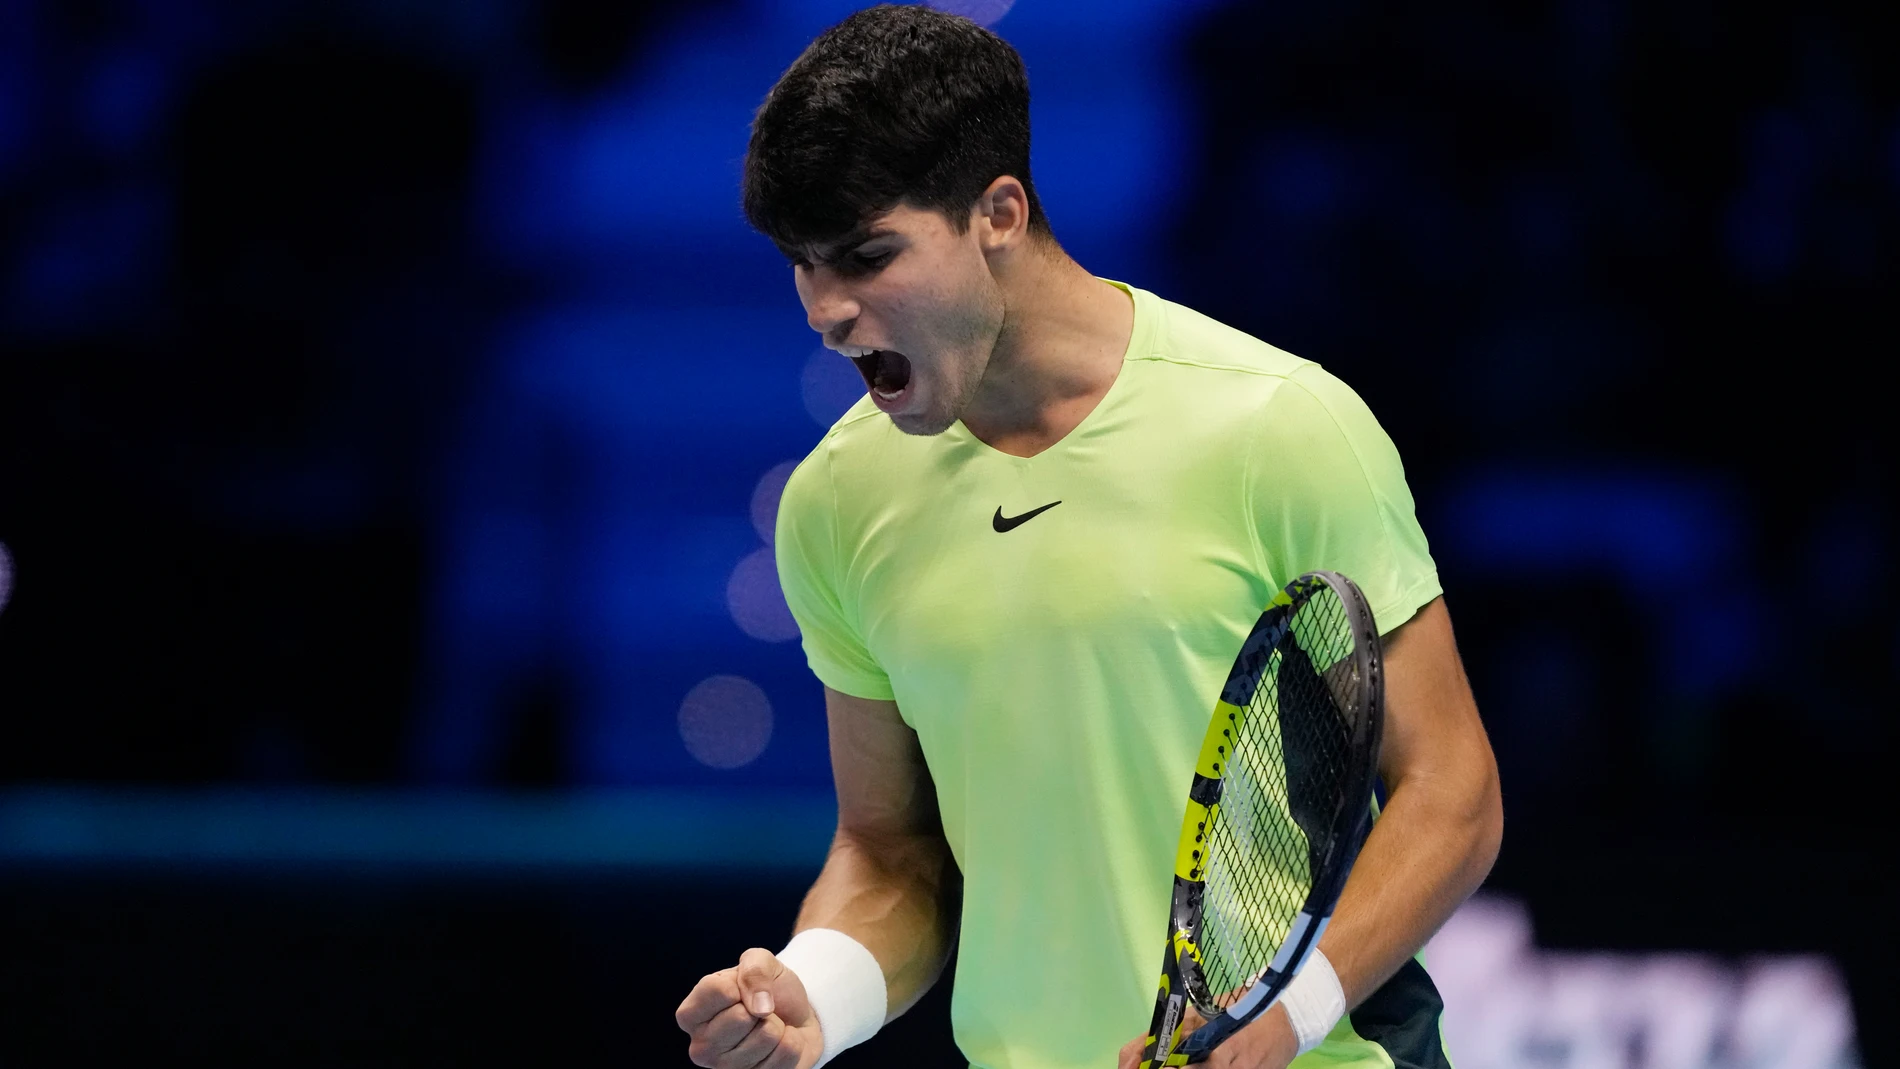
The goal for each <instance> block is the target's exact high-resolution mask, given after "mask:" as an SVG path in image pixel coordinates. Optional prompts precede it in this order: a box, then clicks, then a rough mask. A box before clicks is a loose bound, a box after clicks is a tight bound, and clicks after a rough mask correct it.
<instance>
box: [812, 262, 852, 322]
mask: <svg viewBox="0 0 1900 1069" xmlns="http://www.w3.org/2000/svg"><path fill="white" fill-rule="evenodd" d="M804 281H805V285H804V286H803V287H802V288H803V290H804V293H803V294H802V295H803V296H804V298H805V322H807V323H809V324H811V329H813V330H815V331H817V332H818V333H820V334H823V335H824V336H825V338H826V340H830V338H831V336H832V335H833V334H837V335H838V336H839V337H843V335H844V333H845V331H844V330H843V329H841V328H848V327H849V326H850V325H851V321H852V320H854V319H856V318H858V302H857V301H856V300H855V299H853V298H852V296H851V294H850V293H848V292H847V291H846V289H845V286H844V285H843V281H842V280H841V279H839V278H838V275H837V272H835V271H832V270H830V269H829V268H824V267H814V268H811V269H810V270H808V271H806V272H805V280H804Z"/></svg>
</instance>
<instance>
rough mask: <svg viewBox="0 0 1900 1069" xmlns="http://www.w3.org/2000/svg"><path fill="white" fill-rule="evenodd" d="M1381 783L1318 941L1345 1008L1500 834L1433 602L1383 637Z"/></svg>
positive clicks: (1476, 735) (1473, 870)
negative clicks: (1377, 807) (1366, 832)
mask: <svg viewBox="0 0 1900 1069" xmlns="http://www.w3.org/2000/svg"><path fill="white" fill-rule="evenodd" d="M1379 775H1380V777H1381V778H1382V779H1384V781H1385V786H1386V804H1385V808H1384V809H1383V810H1382V811H1381V812H1380V813H1379V819H1378V822H1377V823H1375V824H1374V825H1373V828H1372V834H1371V836H1369V837H1368V838H1367V839H1366V845H1365V848H1364V849H1363V850H1361V851H1360V854H1359V860H1358V862H1357V863H1355V865H1354V866H1353V870H1352V876H1351V877H1350V878H1348V879H1347V881H1346V889H1345V892H1344V893H1343V894H1342V895H1341V896H1340V899H1339V905H1338V907H1337V908H1335V909H1334V911H1333V921H1332V924H1331V925H1330V926H1329V927H1328V928H1327V929H1326V934H1325V936H1323V937H1322V938H1321V939H1320V950H1321V951H1322V952H1323V953H1325V955H1326V958H1327V960H1328V961H1330V962H1331V963H1332V965H1333V970H1334V971H1335V972H1337V973H1338V974H1339V982H1340V986H1341V987H1343V988H1344V989H1345V992H1346V1005H1347V1006H1357V1005H1358V1004H1359V1003H1360V1002H1362V1001H1364V1000H1365V998H1366V997H1367V996H1368V995H1370V994H1372V992H1373V991H1375V990H1377V989H1378V987H1379V985H1380V984H1383V983H1385V982H1386V980H1388V979H1390V978H1391V976H1392V974H1393V973H1395V972H1397V971H1398V970H1399V967H1400V966H1402V965H1404V964H1405V962H1406V959H1408V958H1410V957H1411V956H1412V955H1413V954H1415V953H1417V952H1418V948H1419V947H1421V946H1424V945H1425V942H1426V941H1427V940H1429V939H1430V938H1431V936H1432V933H1434V932H1436V931H1437V930H1438V928H1439V926H1440V925H1442V924H1444V923H1445V920H1446V919H1447V918H1449V917H1450V916H1451V914H1452V911H1454V910H1456V909H1457V908H1458V905H1459V904H1460V903H1461V902H1463V901H1464V900H1465V899H1466V898H1467V897H1468V896H1469V895H1470V894H1471V892H1473V891H1475V890H1477V888H1478V885H1479V884H1481V883H1483V882H1484V878H1485V876H1486V875H1487V874H1488V873H1490V871H1491V865H1492V862H1494V861H1496V860H1497V856H1498V844H1499V842H1500V841H1501V839H1502V837H1503V834H1504V809H1503V804H1502V802H1501V800H1500V796H1499V792H1498V766H1497V760H1496V759H1495V758H1494V757H1493V756H1492V754H1491V743H1490V741H1489V740H1488V739H1487V738H1486V737H1485V732H1484V724H1483V722H1482V721H1480V720H1479V719H1478V705H1477V702H1476V700H1475V699H1474V698H1473V697H1472V695H1471V684H1470V682H1469V681H1468V680H1467V679H1466V678H1465V669H1464V664H1463V662H1462V661H1461V660H1460V659H1459V657H1458V646H1457V643H1456V642H1455V641H1454V639H1453V637H1452V631H1451V614H1450V613H1449V612H1448V611H1446V609H1445V601H1444V599H1443V598H1437V599H1434V600H1433V601H1432V602H1431V603H1430V604H1428V605H1426V606H1425V607H1424V608H1422V609H1420V610H1419V611H1418V612H1417V613H1416V614H1415V615H1413V617H1412V619H1411V620H1409V621H1407V622H1406V623H1405V624H1403V625H1401V626H1400V627H1399V628H1398V629H1397V630H1395V631H1394V632H1393V633H1392V634H1390V635H1388V636H1387V637H1386V642H1385V738H1384V742H1383V745H1382V747H1381V749H1380V755H1379Z"/></svg>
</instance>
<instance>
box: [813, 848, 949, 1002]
mask: <svg viewBox="0 0 1900 1069" xmlns="http://www.w3.org/2000/svg"><path fill="white" fill-rule="evenodd" d="M961 888H962V877H961V874H960V873H959V872H958V871H957V867H956V864H955V862H954V860H953V859H952V858H951V856H950V848H949V846H948V845H947V844H945V843H944V841H943V839H942V837H941V836H936V835H918V836H902V837H896V836H878V837H875V838H867V837H865V836H863V835H859V834H854V833H851V832H848V831H845V830H843V829H840V830H839V832H838V834H837V836H836V837H835V838H833V839H832V843H831V853H830V855H829V856H828V857H826V859H825V867H824V871H822V872H820V873H819V874H818V879H817V881H816V882H815V883H813V884H812V888H811V891H810V892H809V893H807V894H806V895H805V904H804V906H803V907H802V908H800V909H799V911H798V925H797V927H798V929H799V930H800V931H802V930H804V929H806V928H835V929H837V930H838V931H841V932H844V933H845V934H846V935H849V936H851V937H852V938H853V939H856V940H857V941H858V942H860V943H862V944H864V946H865V948H866V949H868V950H870V952H871V955H872V956H873V957H875V958H876V959H877V962H878V965H879V966H880V967H881V968H882V969H883V970H884V981H885V985H886V988H887V996H886V1002H887V1005H888V1007H889V1008H888V1012H887V1014H886V1019H889V1018H893V1017H896V1016H897V1015H898V1014H900V1013H903V1012H904V1011H905V1010H907V1009H909V1008H910V1007H911V1006H912V1005H913V1004H915V1003H916V1001H917V1000H918V999H920V998H922V997H923V995H924V992H926V991H928V990H930V985H931V984H933V983H935V982H936V981H937V977H938V976H939V975H940V974H941V973H942V972H943V966H944V962H945V961H947V960H948V959H949V957H950V950H951V946H952V942H953V941H954V939H955V938H956V917H957V908H958V903H959V901H960V897H961Z"/></svg>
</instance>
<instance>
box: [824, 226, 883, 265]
mask: <svg viewBox="0 0 1900 1069" xmlns="http://www.w3.org/2000/svg"><path fill="white" fill-rule="evenodd" d="M895 233H897V231H895V230H892V229H891V228H890V227H887V226H869V227H859V228H858V229H856V230H852V231H851V232H849V233H847V234H846V235H845V236H844V237H841V238H839V239H838V240H837V241H834V242H832V243H830V244H829V245H822V246H814V247H813V248H812V250H811V251H812V258H813V259H814V260H816V261H817V262H818V263H822V264H835V263H837V262H838V261H840V260H842V259H844V258H845V257H847V256H849V255H851V254H852V253H853V252H854V251H856V250H857V247H858V246H860V245H863V244H866V243H868V242H870V241H872V240H873V239H876V238H881V237H884V236H886V235H889V234H895Z"/></svg>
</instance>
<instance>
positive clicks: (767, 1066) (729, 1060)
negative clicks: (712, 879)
mask: <svg viewBox="0 0 1900 1069" xmlns="http://www.w3.org/2000/svg"><path fill="white" fill-rule="evenodd" d="M673 1019H674V1020H675V1021H678V1022H679V1026H680V1028H681V1029H683V1030H684V1031H685V1032H686V1034H687V1035H688V1036H690V1037H691V1040H690V1041H689V1043H688V1044H687V1048H686V1053H687V1055H688V1056H689V1057H691V1058H692V1060H693V1064H694V1065H698V1066H703V1067H705V1069H810V1067H811V1066H812V1065H813V1064H814V1063H816V1062H817V1061H818V1057H819V1055H821V1054H823V1053H824V1049H825V1037H824V1032H823V1031H821V1030H820V1029H819V1027H818V1017H817V1015H816V1014H814V1013H812V1011H811V1003H810V1001H808V1000H807V999H806V997H805V985H804V983H803V982H802V981H800V980H799V978H798V974H797V973H795V972H793V971H792V970H790V969H787V968H786V967H785V963H784V962H781V961H779V960H778V957H777V956H776V955H774V954H773V953H772V952H771V951H769V950H763V949H760V948H758V947H754V948H752V949H751V950H748V951H746V952H745V953H744V954H742V955H740V956H739V964H738V965H737V966H735V967H733V968H730V969H721V970H719V971H718V972H716V973H712V974H711V975H709V976H704V977H701V978H700V981H699V983H697V984H694V985H693V990H692V993H691V994H689V995H687V996H686V1001H684V1002H682V1003H680V1006H679V1009H677V1010H675V1011H674V1012H673ZM1136 1053H1137V1055H1139V1053H1140V1052H1139V1051H1137V1052H1136Z"/></svg>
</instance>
